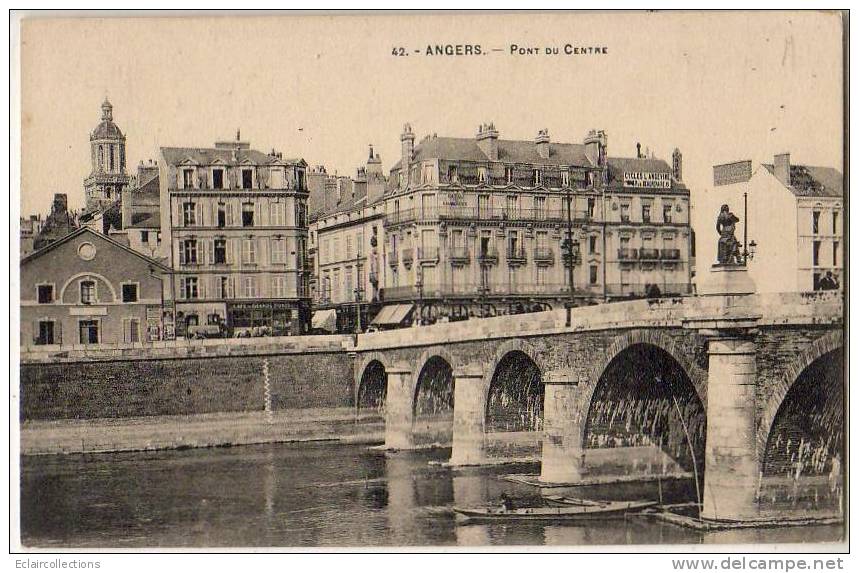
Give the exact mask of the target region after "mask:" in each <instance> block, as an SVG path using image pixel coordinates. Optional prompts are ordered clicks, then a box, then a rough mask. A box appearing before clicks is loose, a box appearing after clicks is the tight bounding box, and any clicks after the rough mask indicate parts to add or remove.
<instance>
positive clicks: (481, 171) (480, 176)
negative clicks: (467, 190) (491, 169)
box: [477, 167, 487, 183]
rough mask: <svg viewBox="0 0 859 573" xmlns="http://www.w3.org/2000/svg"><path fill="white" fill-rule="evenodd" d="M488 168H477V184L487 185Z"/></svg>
mask: <svg viewBox="0 0 859 573" xmlns="http://www.w3.org/2000/svg"><path fill="white" fill-rule="evenodd" d="M486 179H487V178H486V168H485V167H478V168H477V182H478V183H486Z"/></svg>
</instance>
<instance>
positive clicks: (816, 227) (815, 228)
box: [811, 211, 820, 235]
mask: <svg viewBox="0 0 859 573" xmlns="http://www.w3.org/2000/svg"><path fill="white" fill-rule="evenodd" d="M811 232H812V233H814V234H815V235H816V234H817V233H819V232H820V211H812V213H811Z"/></svg>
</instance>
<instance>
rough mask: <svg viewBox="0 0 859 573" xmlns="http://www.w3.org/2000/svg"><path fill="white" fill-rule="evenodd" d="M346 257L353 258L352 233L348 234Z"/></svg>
mask: <svg viewBox="0 0 859 573" xmlns="http://www.w3.org/2000/svg"><path fill="white" fill-rule="evenodd" d="M346 258H347V259H351V258H352V235H346Z"/></svg>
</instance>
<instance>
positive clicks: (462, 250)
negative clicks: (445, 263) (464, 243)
mask: <svg viewBox="0 0 859 573" xmlns="http://www.w3.org/2000/svg"><path fill="white" fill-rule="evenodd" d="M448 258H449V259H450V262H451V263H453V264H463V263H468V262H469V261H471V251H469V250H468V247H451V249H450V251H449V253H448Z"/></svg>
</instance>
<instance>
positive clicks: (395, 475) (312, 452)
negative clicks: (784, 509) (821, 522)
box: [21, 443, 842, 548]
mask: <svg viewBox="0 0 859 573" xmlns="http://www.w3.org/2000/svg"><path fill="white" fill-rule="evenodd" d="M449 453H450V452H449V450H426V451H418V452H398V453H385V452H381V451H378V450H374V449H372V448H369V447H367V446H361V445H339V444H331V443H327V444H322V443H319V444H307V443H305V444H268V445H260V446H244V447H234V448H224V449H202V450H185V451H162V452H146V453H141V452H135V453H116V454H96V455H66V456H45V457H25V458H22V461H21V536H22V542H23V544H24V545H25V546H28V547H84V548H86V547H104V548H108V547H110V548H115V547H355V546H422V545H423V546H426V545H437V546H474V545H508V546H509V545H629V544H690V543H693V544H694V543H707V544H710V543H729V544H736V543H794V542H804V543H809V542H836V541H839V540H840V539H841V537H842V527H841V526H834V525H833V526H812V527H794V528H778V529H757V530H739V531H723V532H713V533H701V532H697V531H693V530H690V529H686V528H682V527H678V526H675V525H671V524H667V523H662V522H659V521H656V520H654V519H652V518H647V517H632V518H629V519H626V520H623V519H621V520H608V521H600V522H589V523H587V524H526V523H506V524H490V525H480V524H467V525H464V524H460V523H457V522H456V520H455V519H454V517H453V514H452V512H451V507H453V506H454V505H464V506H475V505H483V504H486V503H495V502H497V500H498V497H499V496H500V495H501V493H502V492H507V493H508V494H509V495H511V496H512V497H514V498H516V499H519V500H521V501H522V502H528V501H534V502H536V501H537V499H538V495H539V494H538V492H537V491H536V490H535V489H534V488H533V487H530V486H528V485H524V484H519V483H512V482H510V481H507V480H504V479H501V477H500V476H501V474H503V473H527V472H529V471H530V472H534V471H536V468H535V467H534V466H530V467H528V466H520V467H511V466H504V467H503V469H501V468H494V469H491V468H480V469H467V470H451V469H448V468H445V467H443V466H441V465H439V464H437V463H433V462H439V461H443V460H445V459H447V457H448V456H449Z"/></svg>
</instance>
